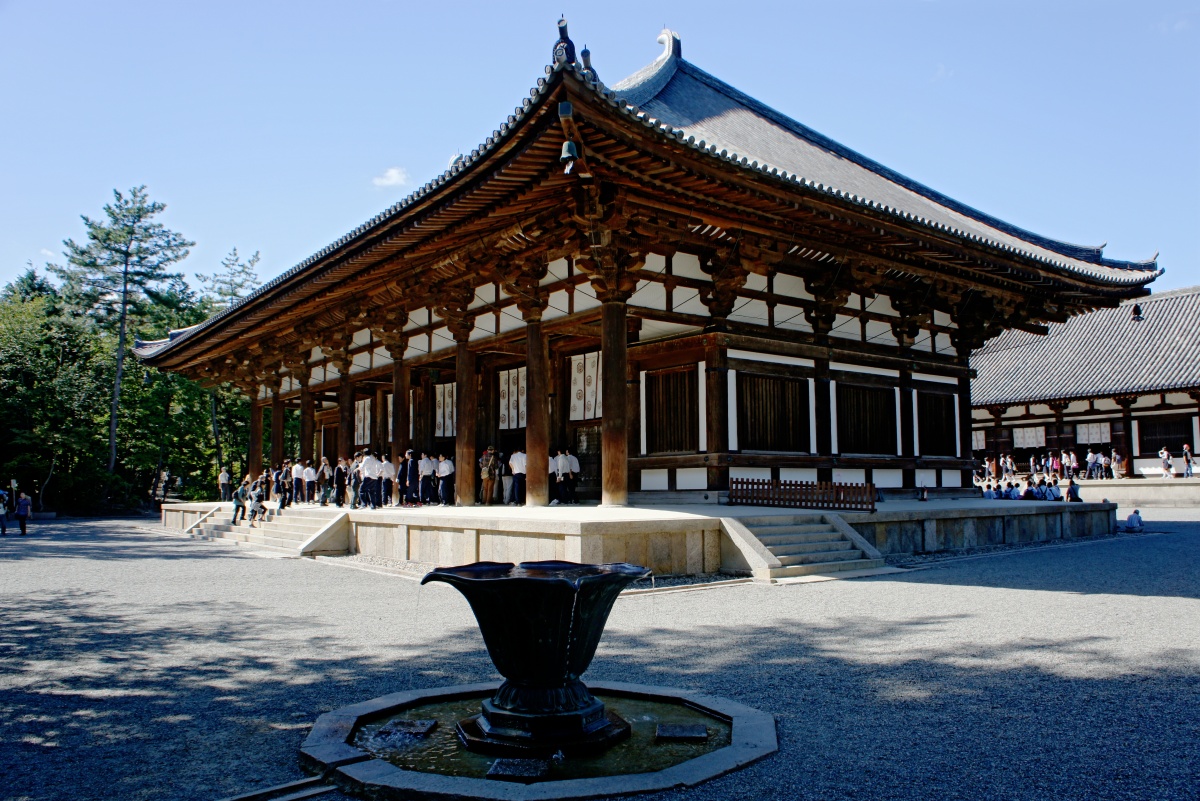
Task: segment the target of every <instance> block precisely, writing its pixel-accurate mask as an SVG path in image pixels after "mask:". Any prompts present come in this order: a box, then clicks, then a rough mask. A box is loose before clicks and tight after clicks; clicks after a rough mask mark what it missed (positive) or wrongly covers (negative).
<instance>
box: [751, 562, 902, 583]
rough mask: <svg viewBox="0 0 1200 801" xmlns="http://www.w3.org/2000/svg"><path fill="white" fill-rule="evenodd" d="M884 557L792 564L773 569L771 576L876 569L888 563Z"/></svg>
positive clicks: (790, 576)
mask: <svg viewBox="0 0 1200 801" xmlns="http://www.w3.org/2000/svg"><path fill="white" fill-rule="evenodd" d="M886 564H887V562H885V561H884V560H883V559H847V560H845V561H843V562H820V563H817V564H808V565H791V566H790V567H776V568H772V569H771V578H773V579H781V578H795V577H796V576H812V575H820V574H824V573H841V572H843V571H846V570H874V569H876V568H880V567H883V566H884V565H886Z"/></svg>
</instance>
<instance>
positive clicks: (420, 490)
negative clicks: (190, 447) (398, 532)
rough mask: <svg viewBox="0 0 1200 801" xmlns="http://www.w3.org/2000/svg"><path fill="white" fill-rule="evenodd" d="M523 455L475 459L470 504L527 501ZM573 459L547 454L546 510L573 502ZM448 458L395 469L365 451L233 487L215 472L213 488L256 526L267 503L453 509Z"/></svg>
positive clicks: (278, 470)
mask: <svg viewBox="0 0 1200 801" xmlns="http://www.w3.org/2000/svg"><path fill="white" fill-rule="evenodd" d="M527 464H528V458H527V456H526V455H525V451H524V450H523V449H522V448H520V447H517V448H516V449H515V450H514V451H513V452H512V453H511V454H509V455H508V456H507V458H506V457H505V455H504V454H503V453H501V452H500V451H498V450H496V448H495V446H492V445H489V446H488V447H487V449H486V450H485V451H484V452H483V454H482V455H481V456H480V457H479V461H478V464H477V469H478V470H479V478H480V481H479V489H478V494H477V496H476V501H477V502H478V503H481V504H484V505H492V504H506V505H509V506H519V505H523V504H524V503H525V492H526V481H525V474H526V466H527ZM579 471H580V465H579V459H578V458H577V457H576V456H575V454H573V453H571V450H570V449H569V448H559V449H558V450H557V452H556V453H555V454H552V455H551V456H550V471H549V477H550V505H551V506H558V505H561V504H577V503H579V499H578V497H577V495H576V487H577V486H578V484H579ZM454 475H455V466H454V459H453V457H451V456H447V455H446V454H444V453H439V454H437V455H436V458H435V457H434V454H431V453H427V452H421V454H420V457H419V458H418V456H417V454H416V453H415V452H414V451H413V450H412V449H409V450H407V451H406V452H405V453H404V455H403V456H402V457H401V458H400V459H399V461H398V463H393V462H392V460H391V457H390V455H389V454H387V453H384V454H382V455H381V454H380V453H379V452H378V451H371V450H363V451H358V452H356V453H355V454H354V455H353V456H352V457H351V458H349V459H344V458H339V459H338V460H337V464H336V465H332V464H330V462H329V459H328V458H326V457H324V456H322V457H321V461H320V462H319V463H311V462H309V461H308V460H301V459H296V460H295V461H292V460H290V459H287V460H284V461H283V462H282V463H281V464H277V465H275V467H274V469H268V470H264V471H263V473H262V475H260V476H259V477H258V478H256V479H252V478H251V477H250V476H246V477H245V478H243V479H242V481H241V484H240V485H238V486H236V487H235V486H234V485H233V482H232V478H231V476H230V474H229V471H228V470H227V469H225V468H222V469H221V473H220V475H219V476H218V477H217V486H218V489H219V491H220V497H221V500H222V501H227V502H228V501H232V502H233V525H237V523H238V520H239V518H240V519H241V520H242V521H243V522H246V523H247V525H249V526H251V527H254V526H256V524H257V522H259V521H262V520H264V519H265V516H266V502H267V501H269V500H271V498H272V497H274V498H275V500H276V501H277V504H278V510H279V512H281V513H282V512H283V511H284V510H285V509H287V508H288V507H289V506H292V505H293V504H309V505H320V506H328V505H330V504H331V503H332V504H333V505H334V506H337V507H349V508H351V509H364V508H365V509H381V508H383V507H385V506H396V507H401V508H416V507H420V506H453V505H454V504H455V500H454Z"/></svg>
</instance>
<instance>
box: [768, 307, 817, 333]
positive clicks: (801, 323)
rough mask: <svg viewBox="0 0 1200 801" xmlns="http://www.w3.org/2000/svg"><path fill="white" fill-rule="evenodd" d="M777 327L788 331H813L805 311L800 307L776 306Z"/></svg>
mask: <svg viewBox="0 0 1200 801" xmlns="http://www.w3.org/2000/svg"><path fill="white" fill-rule="evenodd" d="M775 327H776V328H784V329H787V330H788V331H812V326H811V325H809V324H808V318H806V317H805V316H804V309H801V308H800V307H799V306H776V307H775Z"/></svg>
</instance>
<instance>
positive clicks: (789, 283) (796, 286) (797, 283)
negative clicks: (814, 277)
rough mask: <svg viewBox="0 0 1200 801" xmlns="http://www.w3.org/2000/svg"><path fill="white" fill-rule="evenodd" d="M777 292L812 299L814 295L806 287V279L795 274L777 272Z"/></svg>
mask: <svg viewBox="0 0 1200 801" xmlns="http://www.w3.org/2000/svg"><path fill="white" fill-rule="evenodd" d="M775 294H777V295H786V296H787V297H789V298H799V299H801V300H812V297H813V296H812V295H811V294H809V292H808V290H807V289H805V288H804V279H802V278H797V277H796V276H794V275H784V274H782V273H776V274H775Z"/></svg>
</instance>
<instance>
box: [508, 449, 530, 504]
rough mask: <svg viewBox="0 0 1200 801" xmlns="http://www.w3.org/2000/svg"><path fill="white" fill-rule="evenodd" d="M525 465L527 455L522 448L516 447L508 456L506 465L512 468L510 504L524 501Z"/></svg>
mask: <svg viewBox="0 0 1200 801" xmlns="http://www.w3.org/2000/svg"><path fill="white" fill-rule="evenodd" d="M527 465H528V457H527V456H526V455H525V449H524V448H521V447H518V448H517V449H516V450H515V451H513V455H512V456H510V457H508V467H509V469H510V470H512V477H513V486H512V496H511V497H510V498H509V499H508V502H509V504H511V505H512V506H516V505H517V504H523V503H525V468H526V466H527Z"/></svg>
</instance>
